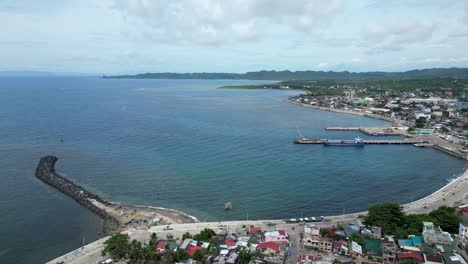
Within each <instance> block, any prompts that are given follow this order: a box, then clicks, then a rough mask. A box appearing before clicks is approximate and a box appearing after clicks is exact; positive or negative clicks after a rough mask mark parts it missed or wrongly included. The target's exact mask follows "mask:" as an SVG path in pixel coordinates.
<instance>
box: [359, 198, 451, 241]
mask: <svg viewBox="0 0 468 264" xmlns="http://www.w3.org/2000/svg"><path fill="white" fill-rule="evenodd" d="M364 221H365V224H366V225H368V226H380V227H382V233H383V234H388V235H395V236H396V237H397V238H407V237H408V235H410V234H412V235H420V234H421V232H422V228H423V225H422V222H433V223H434V224H435V225H439V226H440V227H441V228H442V229H443V230H444V231H448V232H452V233H456V232H457V230H458V225H459V223H460V219H459V218H458V216H457V215H456V212H455V209H454V208H451V207H448V206H442V207H439V208H438V209H437V210H434V211H432V212H430V213H429V214H410V215H405V214H404V213H403V211H402V210H401V207H400V205H398V204H393V203H386V204H381V205H376V206H372V207H370V208H369V213H368V215H367V216H366V217H365V219H364ZM356 242H357V241H356Z"/></svg>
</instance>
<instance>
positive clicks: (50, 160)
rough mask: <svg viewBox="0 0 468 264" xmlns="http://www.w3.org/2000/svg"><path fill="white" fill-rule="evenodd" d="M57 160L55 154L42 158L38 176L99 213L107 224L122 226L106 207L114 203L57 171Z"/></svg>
mask: <svg viewBox="0 0 468 264" xmlns="http://www.w3.org/2000/svg"><path fill="white" fill-rule="evenodd" d="M57 160H58V158H57V157H55V156H47V157H43V158H41V159H40V160H39V164H38V165H37V169H36V177H37V178H39V179H40V180H42V181H43V182H45V183H47V184H48V185H50V186H52V187H55V188H56V189H57V190H59V191H60V192H62V193H64V194H66V195H67V196H69V197H70V198H72V199H73V200H75V201H76V202H78V203H79V204H81V205H82V206H84V207H86V208H88V209H89V210H91V211H92V212H94V213H95V214H97V215H99V216H100V217H102V218H103V219H104V220H106V222H107V224H111V226H112V225H117V226H121V225H122V223H121V221H120V219H119V218H118V217H116V216H115V215H113V214H111V213H109V211H108V210H106V207H110V206H111V205H112V204H111V203H109V202H108V201H106V200H104V199H102V198H101V197H99V196H97V195H96V194H93V193H91V192H89V191H87V190H86V189H84V188H83V187H81V186H79V185H77V184H75V183H73V182H72V181H70V180H68V179H66V178H64V177H63V176H61V175H60V174H58V173H56V172H55V163H56V162H57Z"/></svg>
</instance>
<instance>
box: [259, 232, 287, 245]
mask: <svg viewBox="0 0 468 264" xmlns="http://www.w3.org/2000/svg"><path fill="white" fill-rule="evenodd" d="M264 241H265V242H270V241H271V242H280V243H288V242H289V240H288V234H287V233H286V231H284V230H277V231H271V232H265V234H264Z"/></svg>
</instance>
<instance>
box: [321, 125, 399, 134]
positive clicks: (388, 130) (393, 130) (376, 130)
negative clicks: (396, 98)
mask: <svg viewBox="0 0 468 264" xmlns="http://www.w3.org/2000/svg"><path fill="white" fill-rule="evenodd" d="M325 130H328V131H359V132H362V133H364V134H366V135H369V136H405V134H406V128H403V127H327V128H325Z"/></svg>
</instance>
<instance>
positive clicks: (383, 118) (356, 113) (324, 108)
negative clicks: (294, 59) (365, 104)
mask: <svg viewBox="0 0 468 264" xmlns="http://www.w3.org/2000/svg"><path fill="white" fill-rule="evenodd" d="M284 101H286V102H288V103H291V104H295V105H299V106H303V107H308V108H312V109H318V110H323V111H328V112H333V113H339V114H349V115H357V116H365V117H369V118H374V119H379V120H384V121H387V122H390V123H393V122H399V120H394V119H392V118H389V117H385V116H381V115H376V114H368V113H358V112H354V111H350V110H341V109H333V108H328V107H321V106H315V105H310V104H304V103H299V102H295V101H292V100H290V99H289V98H285V99H284Z"/></svg>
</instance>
